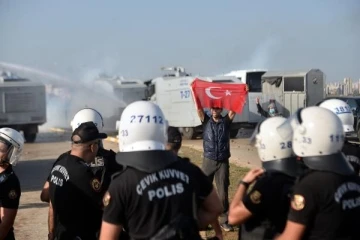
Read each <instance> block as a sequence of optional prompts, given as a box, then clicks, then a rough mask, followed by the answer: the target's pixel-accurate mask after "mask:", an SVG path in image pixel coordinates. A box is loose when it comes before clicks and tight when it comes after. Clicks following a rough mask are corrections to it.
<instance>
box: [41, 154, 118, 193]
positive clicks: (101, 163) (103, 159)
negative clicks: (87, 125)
mask: <svg viewBox="0 0 360 240" xmlns="http://www.w3.org/2000/svg"><path fill="white" fill-rule="evenodd" d="M67 154H70V151H68V152H65V153H63V154H61V155H60V157H59V158H58V159H61V158H63V157H64V156H65V155H67ZM115 156H116V153H115V152H114V151H112V150H106V149H104V148H99V151H98V153H97V156H96V163H97V164H98V165H97V166H94V165H90V167H91V170H92V172H93V173H94V175H95V176H96V177H97V178H98V179H99V180H100V183H101V192H102V193H103V194H104V193H105V192H106V190H107V189H108V188H109V185H110V182H111V176H112V175H113V174H114V173H116V172H119V171H121V170H122V166H121V165H120V164H118V163H117V162H116V160H115ZM58 159H57V160H56V161H55V163H54V164H53V166H52V167H54V166H55V164H56V163H57V161H58ZM50 175H51V173H50V174H49V176H48V178H47V181H49V180H50Z"/></svg>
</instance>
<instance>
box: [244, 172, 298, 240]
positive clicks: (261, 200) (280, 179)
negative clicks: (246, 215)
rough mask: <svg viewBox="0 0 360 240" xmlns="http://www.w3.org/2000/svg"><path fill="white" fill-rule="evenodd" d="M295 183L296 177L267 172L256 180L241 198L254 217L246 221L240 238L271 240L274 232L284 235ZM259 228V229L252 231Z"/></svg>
mask: <svg viewBox="0 0 360 240" xmlns="http://www.w3.org/2000/svg"><path fill="white" fill-rule="evenodd" d="M294 183H295V177H290V176H288V175H286V174H284V173H281V172H278V171H267V172H265V174H264V175H263V176H262V177H261V178H260V179H259V180H257V181H256V183H255V184H254V186H253V187H252V188H251V190H250V191H249V192H248V193H247V194H246V196H245V197H244V199H243V203H244V205H245V207H246V208H247V209H248V210H249V211H250V212H251V213H252V214H253V215H252V217H251V218H250V219H248V220H247V221H246V222H245V224H244V227H243V228H242V229H244V231H242V233H241V239H254V237H256V239H272V238H273V237H274V235H275V234H276V233H282V232H283V230H284V228H285V225H286V221H287V214H288V211H289V205H290V194H291V188H292V187H293V185H294ZM259 226H262V227H261V228H259V229H257V230H256V231H254V232H252V231H253V230H254V229H255V228H257V227H259ZM248 232H251V233H248ZM255 235H256V236H255Z"/></svg>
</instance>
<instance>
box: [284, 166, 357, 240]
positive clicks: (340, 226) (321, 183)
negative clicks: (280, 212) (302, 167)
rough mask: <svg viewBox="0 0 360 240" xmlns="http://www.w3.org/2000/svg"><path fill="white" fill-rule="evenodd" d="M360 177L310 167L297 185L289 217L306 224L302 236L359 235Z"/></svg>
mask: <svg viewBox="0 0 360 240" xmlns="http://www.w3.org/2000/svg"><path fill="white" fill-rule="evenodd" d="M359 216H360V178H359V177H358V176H356V175H355V174H354V175H348V176H345V175H340V174H336V173H332V172H329V171H310V172H309V173H307V174H306V175H305V176H304V177H302V178H301V179H300V181H299V182H298V183H297V184H296V185H295V186H294V191H293V196H292V201H291V208H290V212H289V216H288V220H290V221H293V222H296V223H300V224H303V225H305V226H306V233H305V236H304V237H303V239H314V240H315V239H316V240H325V239H326V240H328V239H337V240H338V239H346V240H355V239H357V240H358V239H360V231H359V226H360V222H359Z"/></svg>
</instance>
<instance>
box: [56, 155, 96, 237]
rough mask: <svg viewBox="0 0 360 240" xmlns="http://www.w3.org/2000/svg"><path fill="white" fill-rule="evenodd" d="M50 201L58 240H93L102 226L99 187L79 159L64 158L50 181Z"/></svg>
mask: <svg viewBox="0 0 360 240" xmlns="http://www.w3.org/2000/svg"><path fill="white" fill-rule="evenodd" d="M49 183H50V187H49V192H50V200H51V203H52V205H53V209H54V211H55V234H60V233H61V234H60V236H59V235H58V237H59V240H62V239H71V237H73V238H74V237H75V236H79V237H81V238H82V239H96V233H97V232H98V231H99V229H100V226H101V215H102V209H101V202H102V194H101V184H100V179H98V178H97V177H96V176H95V175H94V173H93V172H92V170H91V168H90V167H89V166H88V165H87V164H86V163H85V162H84V161H83V160H82V159H81V158H78V157H76V156H73V155H70V154H63V155H62V157H61V158H59V159H58V160H57V161H56V163H55V164H54V167H53V169H52V170H51V173H50V179H49Z"/></svg>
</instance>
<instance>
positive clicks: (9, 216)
mask: <svg viewBox="0 0 360 240" xmlns="http://www.w3.org/2000/svg"><path fill="white" fill-rule="evenodd" d="M17 211H18V210H17V209H10V208H3V207H0V216H1V223H0V240H4V239H5V237H6V236H7V234H8V233H9V230H10V228H11V227H12V226H13V225H14V222H15V218H16V214H17Z"/></svg>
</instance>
